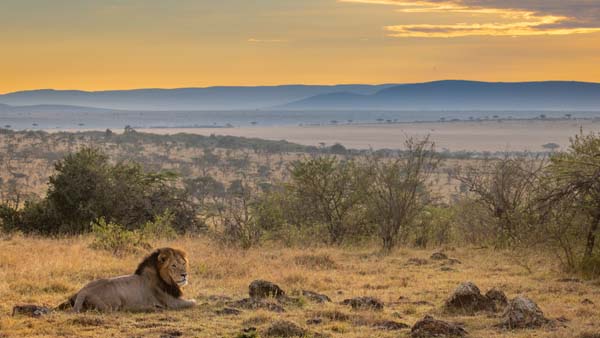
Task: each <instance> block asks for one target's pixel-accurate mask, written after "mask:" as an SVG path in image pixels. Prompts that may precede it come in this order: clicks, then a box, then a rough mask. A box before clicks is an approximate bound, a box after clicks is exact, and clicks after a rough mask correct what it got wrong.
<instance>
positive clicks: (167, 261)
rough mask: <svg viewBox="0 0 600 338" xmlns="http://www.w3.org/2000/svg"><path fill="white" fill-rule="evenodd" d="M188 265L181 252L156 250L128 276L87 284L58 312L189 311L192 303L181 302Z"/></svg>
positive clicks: (59, 307) (183, 253)
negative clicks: (69, 309) (185, 309)
mask: <svg viewBox="0 0 600 338" xmlns="http://www.w3.org/2000/svg"><path fill="white" fill-rule="evenodd" d="M188 266H189V263H188V259H187V254H186V253H185V252H184V251H182V250H178V249H173V248H161V249H157V250H155V251H154V252H152V253H151V254H150V255H149V256H147V257H146V258H144V260H143V261H142V262H141V263H140V264H139V265H138V267H137V269H136V270H135V272H134V273H133V274H132V275H126V276H120V277H114V278H109V279H99V280H96V281H93V282H90V283H89V284H87V285H86V286H84V287H83V288H82V289H81V290H79V292H77V293H76V294H74V295H73V296H71V297H70V298H69V300H67V301H66V302H64V303H63V304H61V305H59V306H58V309H60V310H66V309H68V308H69V307H72V308H73V311H75V312H81V311H87V310H97V311H102V312H111V311H121V310H123V311H153V310H157V309H183V308H189V307H192V306H194V305H195V304H196V301H195V300H193V299H191V300H186V299H183V298H182V295H183V293H182V290H181V288H182V287H183V286H185V285H186V284H187V283H188Z"/></svg>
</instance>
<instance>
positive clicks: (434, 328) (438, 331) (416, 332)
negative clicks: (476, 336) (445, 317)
mask: <svg viewBox="0 0 600 338" xmlns="http://www.w3.org/2000/svg"><path fill="white" fill-rule="evenodd" d="M466 335H467V331H465V329H463V328H462V327H461V326H459V325H456V324H452V323H448V322H444V321H441V320H437V319H434V318H433V317H431V316H425V318H423V319H421V320H419V321H418V322H416V323H415V325H413V327H412V329H411V330H410V336H411V337H412V338H431V337H448V338H450V337H465V336H466Z"/></svg>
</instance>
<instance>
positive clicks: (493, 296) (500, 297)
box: [485, 288, 508, 310]
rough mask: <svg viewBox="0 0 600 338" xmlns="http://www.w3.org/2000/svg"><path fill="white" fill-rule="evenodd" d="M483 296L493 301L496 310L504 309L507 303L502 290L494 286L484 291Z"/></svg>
mask: <svg viewBox="0 0 600 338" xmlns="http://www.w3.org/2000/svg"><path fill="white" fill-rule="evenodd" d="M485 296H486V297H487V298H488V299H489V300H491V301H493V302H494V305H495V306H496V309H497V310H498V309H504V308H505V307H506V306H507V305H508V298H507V297H506V295H505V294H504V292H503V291H502V290H498V289H496V288H493V289H490V290H488V292H486V293H485Z"/></svg>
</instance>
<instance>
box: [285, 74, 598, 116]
mask: <svg viewBox="0 0 600 338" xmlns="http://www.w3.org/2000/svg"><path fill="white" fill-rule="evenodd" d="M284 107H285V108H287V109H298V110H312V109H324V110H330V109H331V110H338V109H358V110H363V109H364V110H366V109H385V110H560V109H568V110H600V84H598V83H585V82H561V81H551V82H515V83H489V82H474V81H436V82H428V83H418V84H402V85H396V86H392V87H389V88H385V89H382V90H380V91H378V92H376V93H374V94H370V95H364V94H358V93H351V92H344V93H330V94H321V95H316V96H313V97H309V98H306V99H302V100H299V101H296V102H292V103H289V104H287V105H285V106H284Z"/></svg>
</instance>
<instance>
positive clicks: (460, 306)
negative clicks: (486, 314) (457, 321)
mask: <svg viewBox="0 0 600 338" xmlns="http://www.w3.org/2000/svg"><path fill="white" fill-rule="evenodd" d="M444 310H445V311H447V312H452V313H461V314H468V315H473V314H475V313H477V312H480V311H496V306H495V304H494V301H492V300H491V299H488V298H487V297H485V296H483V295H482V294H481V291H480V290H479V288H478V287H477V285H475V284H473V283H472V282H463V283H461V284H460V285H459V286H458V287H457V288H456V290H454V292H453V293H452V295H451V296H450V298H448V299H447V300H446V302H445V304H444Z"/></svg>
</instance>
